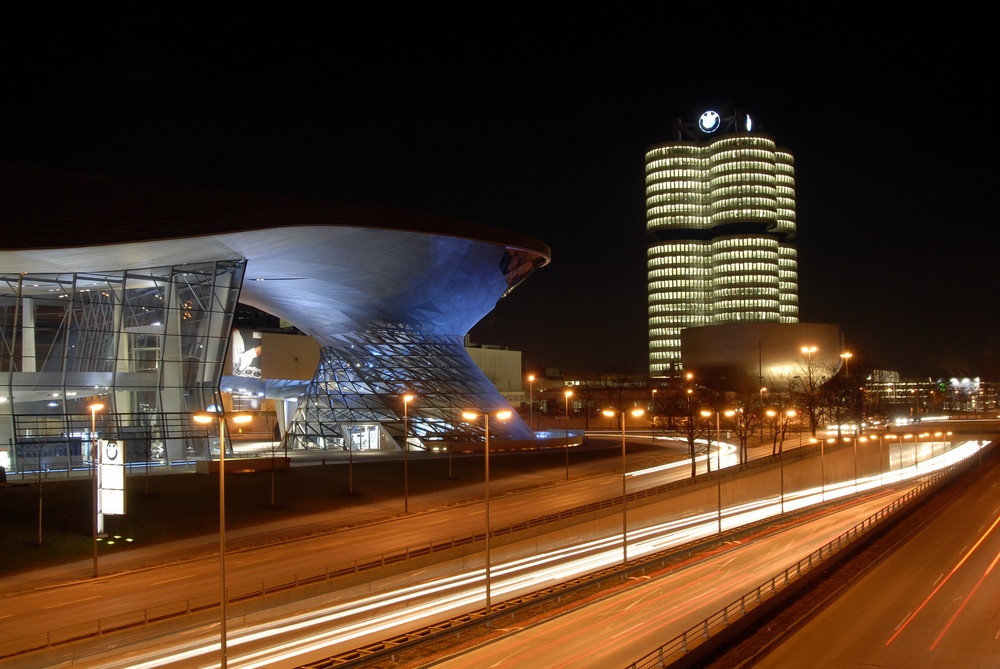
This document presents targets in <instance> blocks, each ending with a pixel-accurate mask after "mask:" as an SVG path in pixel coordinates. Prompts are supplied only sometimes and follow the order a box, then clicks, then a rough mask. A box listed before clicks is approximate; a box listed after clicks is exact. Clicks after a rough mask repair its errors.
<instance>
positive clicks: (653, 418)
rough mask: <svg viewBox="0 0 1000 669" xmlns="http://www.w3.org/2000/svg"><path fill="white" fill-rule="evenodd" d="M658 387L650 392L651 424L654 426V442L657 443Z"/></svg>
mask: <svg viewBox="0 0 1000 669" xmlns="http://www.w3.org/2000/svg"><path fill="white" fill-rule="evenodd" d="M656 391H657V389H656V388H653V391H652V392H651V393H649V413H650V416H649V424H650V425H651V426H652V428H653V443H654V444H655V443H656Z"/></svg>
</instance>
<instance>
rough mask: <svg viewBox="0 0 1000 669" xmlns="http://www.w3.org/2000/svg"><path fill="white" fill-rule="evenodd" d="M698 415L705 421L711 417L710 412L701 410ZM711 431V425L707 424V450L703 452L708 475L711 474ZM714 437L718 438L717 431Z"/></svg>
mask: <svg viewBox="0 0 1000 669" xmlns="http://www.w3.org/2000/svg"><path fill="white" fill-rule="evenodd" d="M699 413H701V416H702V418H706V419H707V418H711V417H712V412H711V411H709V410H708V409H702V410H701V411H700V412H699ZM716 417H718V414H716ZM711 430H712V424H711V423H709V424H708V430H706V431H707V432H708V448H707V449H706V450H705V467H706V471H707V472H708V473H709V474H711V473H712V432H711ZM715 437H716V439H718V437H719V431H718V430H716V431H715Z"/></svg>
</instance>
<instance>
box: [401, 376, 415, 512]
mask: <svg viewBox="0 0 1000 669" xmlns="http://www.w3.org/2000/svg"><path fill="white" fill-rule="evenodd" d="M413 400H414V396H413V395H403V513H409V512H410V459H409V458H410V439H409V437H410V412H409V407H410V402H412V401H413Z"/></svg>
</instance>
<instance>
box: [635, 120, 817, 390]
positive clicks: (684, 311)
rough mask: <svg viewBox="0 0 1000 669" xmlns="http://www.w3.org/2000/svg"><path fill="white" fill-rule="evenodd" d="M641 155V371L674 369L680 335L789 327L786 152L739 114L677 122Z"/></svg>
mask: <svg viewBox="0 0 1000 669" xmlns="http://www.w3.org/2000/svg"><path fill="white" fill-rule="evenodd" d="M674 130H675V133H676V136H677V139H676V141H672V142H667V143H665V144H658V145H656V146H652V147H650V148H649V149H648V150H647V152H646V231H647V233H648V234H649V236H650V237H651V238H652V239H651V241H650V244H649V248H648V252H647V267H648V295H649V372H650V375H651V376H665V375H670V374H671V373H676V372H677V371H679V370H680V369H681V366H682V361H681V330H683V329H685V328H692V327H699V326H704V325H716V324H722V323H741V322H760V321H766V322H774V323H796V322H798V318H799V312H798V264H797V256H796V249H795V246H794V244H793V243H792V240H793V239H794V237H795V178H794V167H793V158H792V154H791V153H790V152H789V151H787V150H785V149H781V148H778V147H777V146H776V145H775V142H774V140H773V139H772V138H771V137H769V136H768V135H764V134H761V133H759V132H753V125H752V120H751V118H750V117H749V116H748V115H746V114H743V113H741V112H733V113H729V114H725V113H718V112H715V111H706V112H704V113H703V114H701V116H700V117H699V119H698V120H697V121H696V122H693V123H682V122H680V121H678V122H677V123H676V124H675V127H674Z"/></svg>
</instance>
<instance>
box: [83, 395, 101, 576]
mask: <svg viewBox="0 0 1000 669" xmlns="http://www.w3.org/2000/svg"><path fill="white" fill-rule="evenodd" d="M87 408H88V409H90V468H91V470H92V473H93V479H94V528H93V529H94V578H97V536H98V535H99V534H100V533H101V527H100V525H99V523H100V515H99V514H98V513H97V508H98V503H97V495H98V492H97V412H98V411H102V410H103V409H104V405H103V404H101V403H100V402H94V403H93V404H91V405H90V406H88V407H87Z"/></svg>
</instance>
